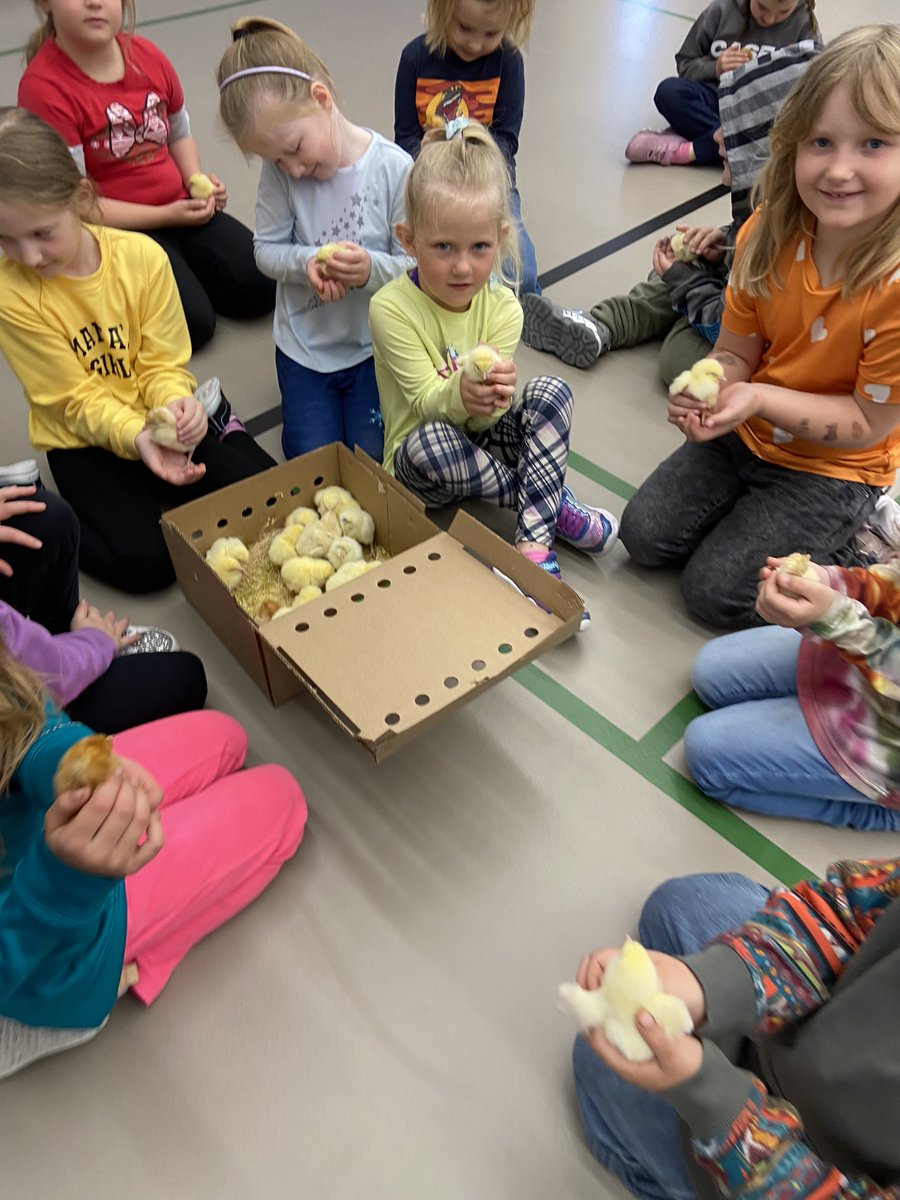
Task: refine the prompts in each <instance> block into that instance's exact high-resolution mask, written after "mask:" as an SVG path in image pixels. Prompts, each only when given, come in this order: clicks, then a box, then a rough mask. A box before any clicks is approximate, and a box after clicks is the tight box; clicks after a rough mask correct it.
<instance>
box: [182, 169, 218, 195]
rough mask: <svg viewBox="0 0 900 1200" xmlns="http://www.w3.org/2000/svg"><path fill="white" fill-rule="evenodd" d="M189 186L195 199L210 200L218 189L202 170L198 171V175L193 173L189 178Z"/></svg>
mask: <svg viewBox="0 0 900 1200" xmlns="http://www.w3.org/2000/svg"><path fill="white" fill-rule="evenodd" d="M187 186H188V191H189V192H190V193H191V196H192V198H193V199H194V200H208V199H209V198H210V196H211V195H212V194H213V193H214V192H215V190H216V185H215V184H214V183H213V181H212V180H211V179H210V177H209V176H208V175H204V174H203V172H202V171H198V172H197V173H196V175H192V176H191V177H190V178H189V179H188V182H187Z"/></svg>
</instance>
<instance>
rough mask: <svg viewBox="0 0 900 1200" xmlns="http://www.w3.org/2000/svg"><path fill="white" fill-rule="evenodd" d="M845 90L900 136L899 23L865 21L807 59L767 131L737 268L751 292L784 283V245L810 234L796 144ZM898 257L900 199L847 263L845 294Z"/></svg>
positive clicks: (737, 277)
mask: <svg viewBox="0 0 900 1200" xmlns="http://www.w3.org/2000/svg"><path fill="white" fill-rule="evenodd" d="M837 88H846V89H847V93H848V95H849V98H850V104H851V106H852V108H853V111H854V112H855V114H856V116H857V117H858V118H859V120H860V121H863V122H864V123H865V124H866V125H869V126H871V127H872V128H873V129H876V130H878V131H879V132H882V133H886V134H890V135H891V136H892V137H896V136H897V135H898V134H900V26H898V25H863V26H861V27H860V28H859V29H851V30H849V31H848V32H847V33H844V34H841V35H840V37H837V38H835V39H834V41H833V42H831V43H830V44H829V45H828V47H827V48H826V49H825V50H824V51H823V52H822V53H821V54H820V55H819V56H818V57H817V58H816V59H814V60H813V62H812V63H810V65H809V67H808V68H807V70H806V73H805V74H804V75H803V77H802V79H800V80H799V82H798V83H797V85H796V86H795V87H794V88H793V90H792V91H791V92H790V93H789V94H788V97H787V99H786V100H785V102H784V105H783V106H782V109H781V112H780V113H779V114H778V116H777V117H776V119H775V123H774V125H773V126H772V130H771V132H770V134H769V151H770V156H769V161H768V162H767V163H766V165H765V167H764V168H763V170H762V172H761V174H760V176H759V179H758V180H757V182H756V186H755V187H754V189H753V197H752V200H753V203H754V205H757V204H758V205H759V206H760V210H759V218H758V220H757V221H756V223H755V225H754V228H753V230H752V231H751V233H750V235H749V237H748V238H747V242H746V245H745V246H744V248H743V252H742V253H741V254H739V255H738V257H737V260H736V262H735V266H734V269H733V270H732V275H731V279H732V283H733V285H734V286H735V287H736V288H738V289H739V290H740V291H743V292H746V293H747V294H748V295H750V296H759V297H764V298H765V297H768V295H769V280H770V278H771V280H772V281H773V282H774V283H775V285H776V286H778V287H782V286H783V281H782V280H781V278H780V277H779V275H778V271H777V268H776V263H777V261H778V258H779V256H780V255H781V253H782V252H783V250H784V248H785V246H787V245H788V244H789V243H790V242H792V241H793V240H794V239H795V238H797V237H798V236H799V235H800V234H801V233H803V232H806V233H811V232H813V229H812V225H813V216H812V213H811V212H810V211H809V209H808V208H807V207H806V205H805V204H804V203H803V201H802V200H801V198H800V194H799V192H798V191H797V184H796V179H795V168H796V160H797V149H798V147H799V146H800V145H801V143H802V142H804V141H805V140H806V139H807V138H808V137H809V135H810V133H811V132H812V130H813V127H814V126H815V123H816V121H817V120H818V118H819V114H820V113H821V112H822V108H823V106H824V105H825V103H826V101H827V100H828V98H829V96H831V95H832V93H833V92H834V91H835V90H836V89H837ZM898 262H900V197H898V199H897V201H895V203H894V205H893V206H892V208H891V209H890V211H889V212H887V213H886V214H885V216H884V218H883V220H882V221H881V222H880V223H879V225H878V228H877V229H875V230H873V231H872V232H871V233H869V234H867V235H866V236H865V237H863V238H861V239H860V241H859V242H858V243H857V244H856V245H855V246H853V248H852V249H851V250H849V251H848V252H847V254H846V255H845V256H844V259H843V261H842V269H843V286H842V290H841V295H842V296H843V297H844V299H846V298H847V297H849V296H851V295H853V294H854V293H855V292H860V291H863V290H864V289H866V288H868V287H871V286H872V285H873V284H875V283H877V282H878V281H879V280H881V279H883V278H884V276H885V275H887V274H888V272H889V271H891V270H892V269H893V268H895V267H896V266H897V263H898Z"/></svg>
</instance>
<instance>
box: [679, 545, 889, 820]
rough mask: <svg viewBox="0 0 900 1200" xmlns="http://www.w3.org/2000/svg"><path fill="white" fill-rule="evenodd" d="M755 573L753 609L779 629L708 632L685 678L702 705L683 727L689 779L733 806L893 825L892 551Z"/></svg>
mask: <svg viewBox="0 0 900 1200" xmlns="http://www.w3.org/2000/svg"><path fill="white" fill-rule="evenodd" d="M783 561H784V560H783V559H780V558H770V559H768V560H767V563H766V566H765V567H764V568H763V569H762V571H761V572H760V585H759V595H758V598H757V602H756V603H757V611H758V612H759V614H760V616H761V617H763V619H764V620H766V621H769V622H771V623H772V625H776V626H781V628H771V627H769V628H764V629H747V630H743V631H741V632H739V633H732V634H729V635H728V636H727V637H723V638H717V639H716V640H715V641H713V642H709V643H708V644H707V645H706V646H705V647H704V648H703V650H701V652H700V654H699V655H698V657H697V661H696V662H695V664H694V687H695V689H696V691H697V693H698V694H699V696H700V698H701V699H702V700H703V701H704V703H705V704H708V705H709V706H710V708H712V709H713V711H712V712H709V713H706V714H705V715H704V716H702V717H698V718H697V719H696V720H695V721H693V722H692V723H691V724H690V725H689V726H688V728H687V730H686V732H685V741H684V747H685V754H686V756H687V760H688V765H689V766H690V768H691V772H692V774H693V776H694V778H695V779H696V780H697V782H698V784H699V785H700V786H701V787H702V788H703V790H704V791H705V792H707V793H708V794H709V795H710V796H714V797H715V798H716V799H717V800H721V801H723V802H724V803H726V804H733V805H735V806H736V807H738V808H746V809H750V810H751V811H754V812H763V813H768V814H771V815H775V816H785V817H800V818H803V819H808V820H814V821H824V822H825V823H827V824H829V825H850V826H853V827H854V828H857V829H900V629H898V628H897V622H898V620H900V560H896V559H895V560H894V561H892V562H891V563H888V564H885V565H877V566H874V567H870V568H868V569H863V568H859V567H854V568H850V569H846V568H843V567H821V566H815V565H814V566H813V568H812V569H813V571H814V573H815V574H816V576H817V578H812V577H809V578H807V577H798V576H796V575H790V574H787V573H786V572H784V571H783V570H781V569H780V568H781V566H782V563H783Z"/></svg>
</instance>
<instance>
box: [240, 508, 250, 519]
mask: <svg viewBox="0 0 900 1200" xmlns="http://www.w3.org/2000/svg"><path fill="white" fill-rule="evenodd" d="M241 516H242V517H252V516H253V509H252V508H242V509H241Z"/></svg>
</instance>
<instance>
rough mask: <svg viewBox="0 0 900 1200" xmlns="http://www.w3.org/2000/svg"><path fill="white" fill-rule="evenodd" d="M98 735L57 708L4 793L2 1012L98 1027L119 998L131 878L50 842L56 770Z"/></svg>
mask: <svg viewBox="0 0 900 1200" xmlns="http://www.w3.org/2000/svg"><path fill="white" fill-rule="evenodd" d="M90 732H91V730H90V729H88V728H86V726H84V725H80V724H77V723H76V722H73V721H70V720H69V718H68V717H67V716H66V715H65V714H64V713H60V712H58V711H57V710H56V709H55V708H53V707H51V706H49V705H48V708H47V719H46V722H45V724H44V728H43V729H42V731H41V735H40V737H39V738H38V739H37V741H36V742H35V743H34V745H33V746H32V747H31V749H30V750H29V751H28V753H27V754H26V755H25V757H24V758H23V759H22V762H21V763H20V764H19V768H18V770H17V771H16V773H15V775H14V776H13V779H12V782H11V784H10V788H9V791H8V792H6V793H4V794H3V795H2V796H0V837H2V840H3V849H2V858H0V1015H3V1016H5V1017H11V1018H12V1019H13V1020H16V1021H19V1022H21V1023H22V1024H25V1025H40V1026H50V1027H53V1028H58V1029H79V1028H92V1027H95V1026H98V1025H100V1024H102V1023H103V1021H104V1020H105V1018H106V1017H107V1015H108V1014H109V1012H110V1009H111V1008H112V1006H113V1005H114V1004H115V1001H116V995H117V992H118V985H119V977H120V975H121V972H122V962H123V959H124V954H125V924H126V908H125V884H124V881H123V880H121V879H109V878H106V877H104V876H100V875H87V874H85V873H84V872H82V871H76V870H74V869H73V868H72V867H69V866H66V864H65V863H63V862H62V861H61V860H60V859H58V858H57V857H56V856H55V855H54V854H52V853H51V851H50V850H49V849H48V847H47V843H46V842H45V841H44V814H45V813H46V811H47V809H48V808H49V807H50V805H51V804H52V803H53V799H54V795H53V776H54V774H55V772H56V768H57V766H58V764H59V760H60V758H61V757H62V756H63V754H64V753H65V752H66V750H68V748H69V747H70V746H71V745H73V744H74V743H75V742H77V741H79V740H80V739H81V738H84V737H87V736H88V734H89V733H90Z"/></svg>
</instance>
